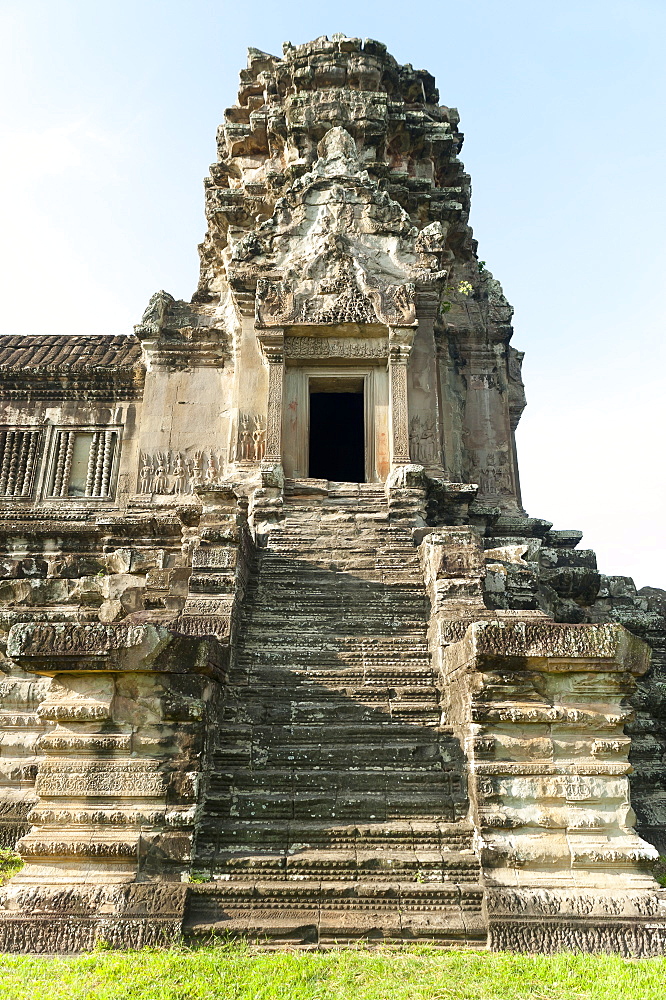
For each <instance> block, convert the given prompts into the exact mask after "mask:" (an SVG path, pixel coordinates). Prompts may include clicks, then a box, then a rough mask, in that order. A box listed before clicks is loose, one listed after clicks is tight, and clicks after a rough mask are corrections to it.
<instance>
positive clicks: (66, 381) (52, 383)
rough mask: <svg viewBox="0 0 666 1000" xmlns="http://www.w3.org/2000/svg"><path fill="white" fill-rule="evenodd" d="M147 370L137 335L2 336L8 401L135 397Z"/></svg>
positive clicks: (1, 382) (2, 381)
mask: <svg viewBox="0 0 666 1000" xmlns="http://www.w3.org/2000/svg"><path fill="white" fill-rule="evenodd" d="M144 375H145V366H144V365H143V364H142V362H141V345H140V343H139V341H138V340H137V338H136V337H134V336H129V337H110V336H101V335H100V336H96V335H94V334H91V335H90V336H89V337H63V336H56V335H54V334H44V335H41V334H37V335H35V336H32V335H25V336H0V388H1V389H2V394H3V397H4V398H6V399H28V398H32V399H53V400H61V399H79V398H81V394H84V395H85V397H86V398H87V399H89V400H92V399H133V398H136V397H137V396H140V395H141V390H142V387H143V379H144Z"/></svg>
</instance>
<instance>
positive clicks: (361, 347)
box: [284, 337, 388, 359]
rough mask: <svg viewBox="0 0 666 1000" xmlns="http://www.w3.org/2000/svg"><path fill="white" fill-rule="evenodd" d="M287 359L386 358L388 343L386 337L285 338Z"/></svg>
mask: <svg viewBox="0 0 666 1000" xmlns="http://www.w3.org/2000/svg"><path fill="white" fill-rule="evenodd" d="M284 353H285V357H287V358H305V359H310V358H354V359H357V358H359V359H360V358H368V359H374V358H385V357H387V356H388V341H387V340H386V338H384V337H368V338H366V337H363V338H360V337H285V341H284Z"/></svg>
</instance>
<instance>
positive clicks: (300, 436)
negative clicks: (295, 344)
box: [282, 362, 389, 483]
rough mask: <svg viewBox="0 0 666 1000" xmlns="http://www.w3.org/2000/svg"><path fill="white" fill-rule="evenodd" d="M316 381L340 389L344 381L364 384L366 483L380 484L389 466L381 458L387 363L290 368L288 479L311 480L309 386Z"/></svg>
mask: <svg viewBox="0 0 666 1000" xmlns="http://www.w3.org/2000/svg"><path fill="white" fill-rule="evenodd" d="M313 379H315V380H317V381H319V380H329V379H330V380H331V381H337V382H338V383H340V385H341V386H344V382H345V380H346V381H347V382H348V381H350V380H358V379H362V380H363V415H364V418H363V424H364V454H365V481H366V482H368V483H376V482H381V481H382V480H383V479H385V478H386V475H387V474H388V462H387V461H385V462H382V457H381V454H382V452H384V451H386V447H384V448H382V439H384V440H386V441H387V440H388V404H389V401H388V372H387V368H386V364H385V363H384V364H383V365H362V366H361V365H345V364H339V363H338V364H334V365H331V364H326V363H325V362H322V363H320V364H317V365H299V364H288V365H287V367H286V372H285V394H284V404H285V405H284V410H283V426H282V441H283V463H284V470H285V475H287V476H289V477H290V478H297V479H300V478H303V479H305V478H308V474H309V469H308V463H309V442H310V382H311V381H312V380H313ZM340 391H344V388H342V389H341V390H340ZM383 425H385V426H383Z"/></svg>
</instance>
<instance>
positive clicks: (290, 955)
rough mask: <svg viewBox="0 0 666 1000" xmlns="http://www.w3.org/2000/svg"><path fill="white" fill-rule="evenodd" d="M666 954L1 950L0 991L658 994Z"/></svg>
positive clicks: (637, 997)
mask: <svg viewBox="0 0 666 1000" xmlns="http://www.w3.org/2000/svg"><path fill="white" fill-rule="evenodd" d="M665 993H666V959H642V960H638V961H629V960H625V959H621V958H616V957H605V956H594V957H592V956H587V955H570V954H562V955H557V956H555V957H553V958H545V957H543V956H538V955H537V956H522V955H509V954H488V953H480V952H443V951H437V950H435V949H430V948H423V947H417V948H404V949H400V950H396V951H391V950H378V951H369V950H368V951H366V950H363V949H358V950H355V949H347V950H344V951H339V952H326V953H322V952H313V953H298V952H257V951H252V950H250V949H248V948H246V947H244V946H242V945H229V946H223V945H220V946H216V947H206V948H201V949H195V950H188V949H186V948H172V949H169V950H162V951H158V950H151V949H144V950H143V951H134V952H112V951H97V952H93V953H92V954H86V955H80V956H77V957H73V958H62V957H57V958H35V957H31V956H25V955H22V956H10V955H5V956H0V997H2V998H3V1000H83V998H85V1000H217V998H220V1000H627V998H631V1000H663V997H664V995H665Z"/></svg>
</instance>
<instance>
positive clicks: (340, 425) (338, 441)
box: [309, 392, 365, 483]
mask: <svg viewBox="0 0 666 1000" xmlns="http://www.w3.org/2000/svg"><path fill="white" fill-rule="evenodd" d="M309 475H310V476H311V478H312V479H330V480H333V481H334V482H338V483H364V482H365V431H364V425H363V393H362V392H311V393H310V457H309Z"/></svg>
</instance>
